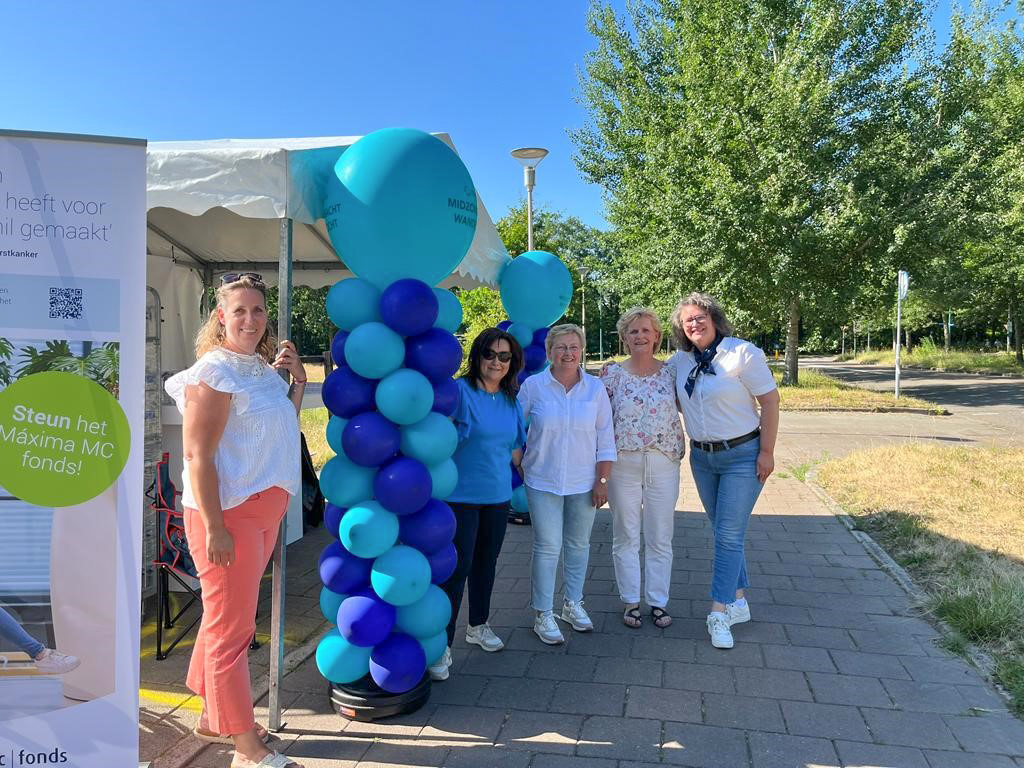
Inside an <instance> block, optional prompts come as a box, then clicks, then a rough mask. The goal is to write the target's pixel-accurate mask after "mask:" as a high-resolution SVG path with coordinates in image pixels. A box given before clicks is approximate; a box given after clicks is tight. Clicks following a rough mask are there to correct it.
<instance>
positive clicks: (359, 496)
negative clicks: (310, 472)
mask: <svg viewBox="0 0 1024 768" xmlns="http://www.w3.org/2000/svg"><path fill="white" fill-rule="evenodd" d="M376 474H377V470H376V468H374V467H360V466H359V465H358V464H354V463H353V462H351V461H349V459H348V457H347V456H345V455H344V454H342V453H339V454H338V455H337V456H335V457H334V458H332V459H330V460H328V462H327V463H326V464H324V468H323V469H321V470H320V490H321V491H323V493H324V496H325V497H326V498H327V500H328V501H329V502H331V503H332V504H337V505H338V506H339V507H351V506H352V505H353V504H357V503H359V502H360V501H362V500H363V499H371V498H373V477H374V475H376Z"/></svg>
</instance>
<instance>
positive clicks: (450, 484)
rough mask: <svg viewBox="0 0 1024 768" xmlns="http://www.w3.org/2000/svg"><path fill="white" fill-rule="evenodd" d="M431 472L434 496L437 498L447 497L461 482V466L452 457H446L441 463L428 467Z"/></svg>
mask: <svg viewBox="0 0 1024 768" xmlns="http://www.w3.org/2000/svg"><path fill="white" fill-rule="evenodd" d="M427 470H428V471H429V472H430V481H431V485H432V486H433V494H432V495H433V496H434V497H435V498H437V499H447V498H448V496H449V494H451V492H452V491H454V490H455V486H456V485H458V484H459V468H458V467H456V466H455V462H454V461H452V460H451V459H445V460H444V461H442V462H441V463H440V464H435V465H434V466H432V467H427Z"/></svg>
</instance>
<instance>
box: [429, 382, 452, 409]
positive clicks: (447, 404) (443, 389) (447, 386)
mask: <svg viewBox="0 0 1024 768" xmlns="http://www.w3.org/2000/svg"><path fill="white" fill-rule="evenodd" d="M458 405H459V385H458V384H456V383H455V379H445V380H444V381H439V382H437V383H436V384H435V385H434V405H433V408H432V409H431V410H433V411H435V412H436V413H440V414H441V415H442V416H451V415H452V414H453V413H455V409H456V407H458Z"/></svg>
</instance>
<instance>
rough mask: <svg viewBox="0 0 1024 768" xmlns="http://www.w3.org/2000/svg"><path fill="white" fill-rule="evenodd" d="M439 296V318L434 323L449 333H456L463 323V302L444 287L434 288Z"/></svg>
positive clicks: (436, 295) (435, 293)
mask: <svg viewBox="0 0 1024 768" xmlns="http://www.w3.org/2000/svg"><path fill="white" fill-rule="evenodd" d="M434 296H435V297H436V298H437V320H435V321H434V325H436V326H437V327H438V328H443V329H444V330H446V331H448V332H449V333H455V332H456V331H457V330H459V326H460V325H462V302H460V301H459V297H458V296H456V295H455V294H454V293H452V292H451V291H448V290H445V289H444V288H434Z"/></svg>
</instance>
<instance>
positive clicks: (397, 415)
mask: <svg viewBox="0 0 1024 768" xmlns="http://www.w3.org/2000/svg"><path fill="white" fill-rule="evenodd" d="M374 399H375V402H376V404H377V407H378V408H379V409H380V412H381V413H382V414H384V416H385V417H387V418H388V419H390V420H391V421H393V422H395V423H396V424H403V425H404V424H415V423H416V422H417V421H421V420H422V419H423V418H424V417H425V416H426V415H427V414H428V413H430V408H431V406H433V405H434V388H433V387H432V386H431V385H430V381H429V380H428V379H427V377H426V376H424V375H423V374H422V373H420V372H419V371H411V370H409V369H408V368H401V369H399V370H397V371H395V372H394V373H392V374H390V375H388V376H387V377H386V378H384V379H382V380H381V382H380V384H378V385H377V391H376V393H375V398H374Z"/></svg>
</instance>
